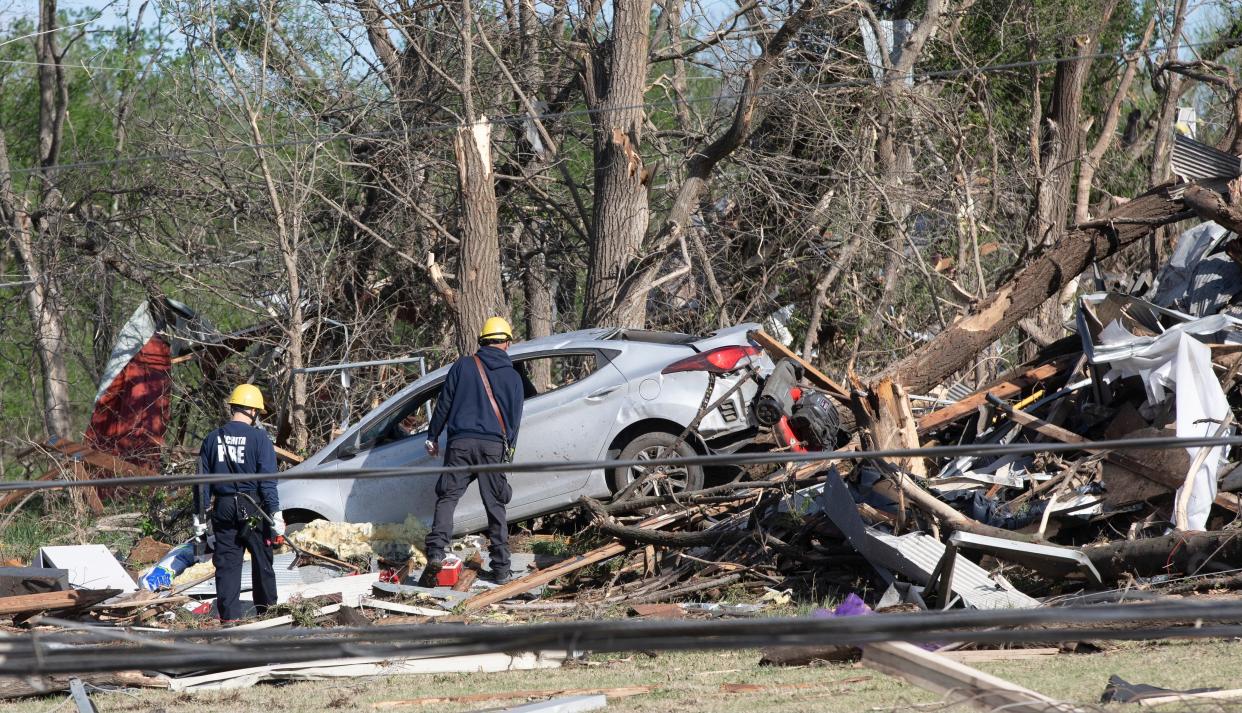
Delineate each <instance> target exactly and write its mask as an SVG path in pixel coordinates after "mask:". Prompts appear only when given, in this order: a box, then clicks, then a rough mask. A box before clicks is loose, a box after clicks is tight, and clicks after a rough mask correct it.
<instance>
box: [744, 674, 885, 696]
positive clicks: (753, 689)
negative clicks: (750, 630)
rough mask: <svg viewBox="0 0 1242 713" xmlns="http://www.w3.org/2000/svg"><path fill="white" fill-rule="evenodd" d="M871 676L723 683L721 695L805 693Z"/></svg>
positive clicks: (869, 678) (868, 678)
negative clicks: (824, 679) (770, 682)
mask: <svg viewBox="0 0 1242 713" xmlns="http://www.w3.org/2000/svg"><path fill="white" fill-rule="evenodd" d="M870 680H871V677H870V676H850V677H849V678H842V679H840V680H837V681H813V682H809V683H775V684H761V683H722V684H720V692H721V693H775V692H777V691H805V690H807V689H815V688H825V687H827V686H844V685H849V684H851V683H862V682H863V681H870Z"/></svg>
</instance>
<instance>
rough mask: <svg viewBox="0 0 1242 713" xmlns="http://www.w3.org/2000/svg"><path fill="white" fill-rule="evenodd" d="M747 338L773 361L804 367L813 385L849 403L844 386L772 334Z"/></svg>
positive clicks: (847, 392) (760, 333)
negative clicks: (783, 361)
mask: <svg viewBox="0 0 1242 713" xmlns="http://www.w3.org/2000/svg"><path fill="white" fill-rule="evenodd" d="M747 336H748V337H750V338H751V339H752V340H754V341H755V342H756V343H757V344H758V345H759V346H761V347H763V349H764V351H766V352H767V353H768V354H770V355H771V356H772V360H773V361H780V360H781V359H792V360H794V361H795V362H797V363H798V365H799V366H801V367H802V369H803V371H804V372H805V373H806V378H807V379H808V380H809V381H810V382H811V383H812V384H815V385H816V386H818V387H820V388H821V389H824V390H826V391H828V392H829V394H830V395H831V396H834V397H836V398H837V399H839V400H841V401H843V402H845V403H849V400H850V392H849V391H848V390H846V388H845V387H844V386H842V385H841V384H838V383H837V382H836V381H834V380H833V379H832V377H830V376H828V375H827V374H825V373H824V372H822V371H820V370H819V369H816V368H815V365H814V364H811V363H810V362H808V361H807V360H805V359H803V358H802V357H800V356H798V355H797V354H795V353H794V351H793V350H792V349H790V348H789V347H787V346H785V345H784V344H781V342H780V340H778V339H777V338H776V337H773V336H772V335H771V334H768V333H767V332H764V331H763V330H761V329H760V330H756V331H753V332H750V333H749V334H747Z"/></svg>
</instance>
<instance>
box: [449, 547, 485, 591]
mask: <svg viewBox="0 0 1242 713" xmlns="http://www.w3.org/2000/svg"><path fill="white" fill-rule="evenodd" d="M482 568H483V555H482V554H480V553H478V552H475V553H474V554H472V555H470V556H469V557H467V558H466V561H465V563H464V564H463V565H462V568H461V574H459V575H458V576H457V583H456V584H454V585H453V586H452V587H450V589H452V590H453V591H454V592H468V591H470V588H471V587H473V586H474V583H475V581H476V580H478V578H479V570H480V569H482Z"/></svg>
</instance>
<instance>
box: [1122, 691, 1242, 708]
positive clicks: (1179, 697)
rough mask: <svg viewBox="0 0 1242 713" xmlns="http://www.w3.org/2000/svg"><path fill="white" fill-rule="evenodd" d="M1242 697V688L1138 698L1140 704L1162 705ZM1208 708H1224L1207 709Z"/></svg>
mask: <svg viewBox="0 0 1242 713" xmlns="http://www.w3.org/2000/svg"><path fill="white" fill-rule="evenodd" d="M1237 698H1242V688H1233V689H1230V690H1228V691H1203V692H1202V693H1170V694H1169V695H1167V696H1150V697H1144V698H1140V699H1138V704H1139V705H1140V706H1160V705H1164V704H1166V703H1200V702H1202V703H1207V702H1208V701H1212V700H1217V701H1220V700H1234V699H1237ZM1207 710H1224V709H1223V708H1221V709H1215V708H1213V709H1207Z"/></svg>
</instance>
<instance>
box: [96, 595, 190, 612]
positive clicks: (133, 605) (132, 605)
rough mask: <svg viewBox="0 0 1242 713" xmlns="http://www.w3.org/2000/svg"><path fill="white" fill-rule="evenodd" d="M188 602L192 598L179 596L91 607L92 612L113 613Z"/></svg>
mask: <svg viewBox="0 0 1242 713" xmlns="http://www.w3.org/2000/svg"><path fill="white" fill-rule="evenodd" d="M188 601H190V597H185V596H178V597H158V598H155V599H148V600H146V601H141V600H136V601H128V602H118V603H115V604H111V603H107V602H105V603H102V604H95V605H93V606H92V607H91V611H111V610H113V609H142V608H143V607H150V606H158V605H160V604H185V603H186V602H188Z"/></svg>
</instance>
